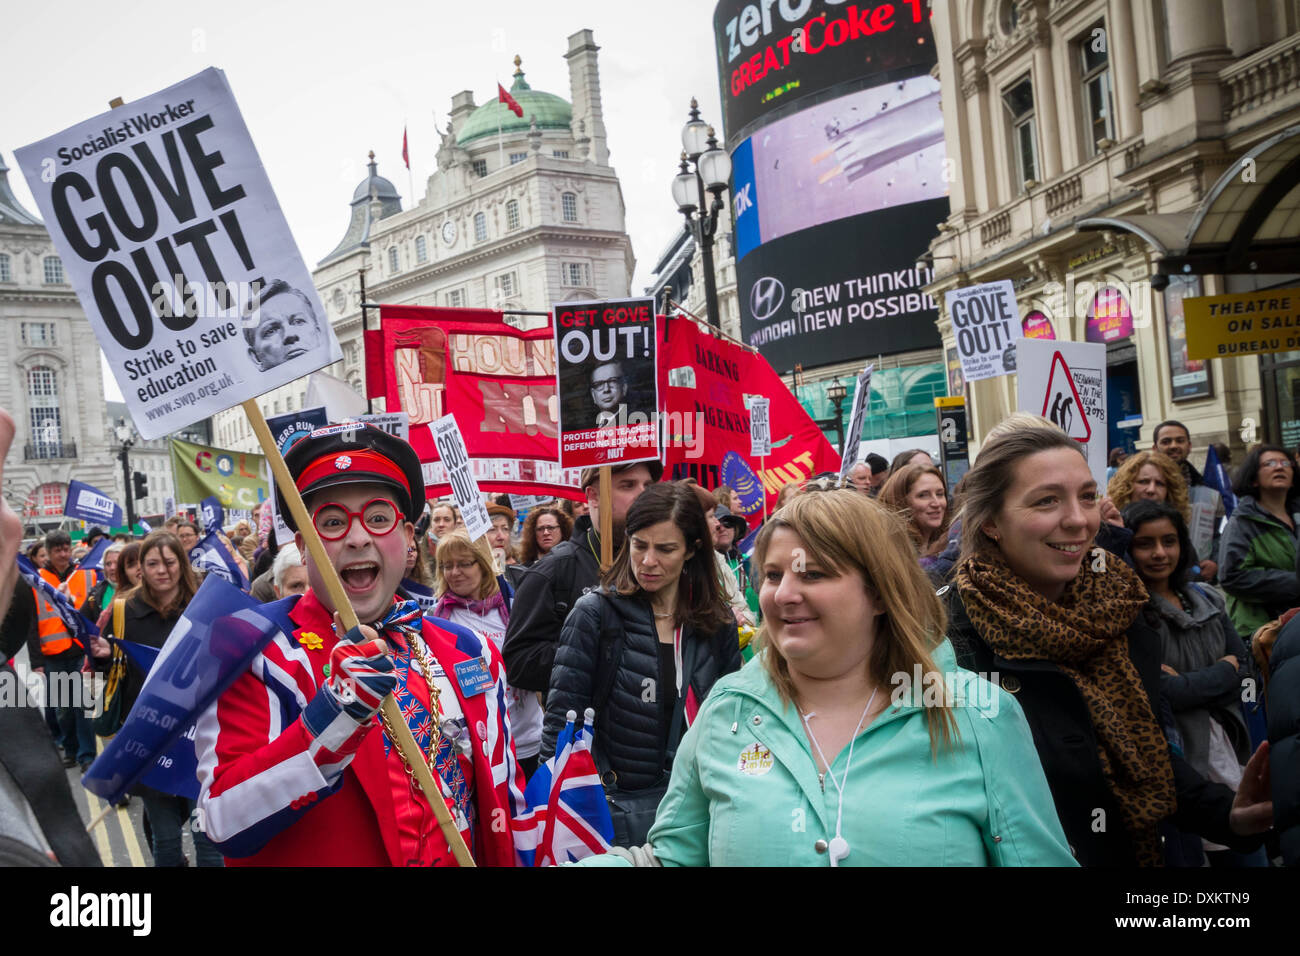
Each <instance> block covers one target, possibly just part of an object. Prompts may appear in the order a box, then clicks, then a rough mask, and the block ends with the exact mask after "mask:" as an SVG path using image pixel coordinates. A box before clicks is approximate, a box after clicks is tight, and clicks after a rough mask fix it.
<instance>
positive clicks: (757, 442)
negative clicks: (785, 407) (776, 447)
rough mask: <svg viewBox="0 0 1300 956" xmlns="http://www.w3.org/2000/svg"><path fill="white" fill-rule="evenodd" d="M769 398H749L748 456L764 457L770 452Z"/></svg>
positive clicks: (770, 423)
mask: <svg viewBox="0 0 1300 956" xmlns="http://www.w3.org/2000/svg"><path fill="white" fill-rule="evenodd" d="M770 407H771V400H770V399H767V398H757V397H755V398H751V399H750V400H749V457H750V458H766V457H767V456H768V455H770V454H772V422H771V419H770V417H769V415H768V412H769V409H770Z"/></svg>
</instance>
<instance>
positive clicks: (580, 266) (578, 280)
mask: <svg viewBox="0 0 1300 956" xmlns="http://www.w3.org/2000/svg"><path fill="white" fill-rule="evenodd" d="M560 269H561V272H562V273H563V277H564V284H565V285H579V286H589V285H591V266H590V265H588V264H587V263H585V262H566V263H564V264H563V265H562V266H561V267H560Z"/></svg>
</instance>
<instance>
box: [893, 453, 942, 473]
mask: <svg viewBox="0 0 1300 956" xmlns="http://www.w3.org/2000/svg"><path fill="white" fill-rule="evenodd" d="M933 464H934V459H933V458H931V457H930V453H929V452H928V451H926V450H925V449H924V448H909V449H908V450H907V451H900V452H899V453H898V454H897V455H895V456H894V460H893V461H892V462H891V463H890V465H889V475H890V477H891V478H892V477H893V476H894V475H895V474H897V473H898V472H899V471H901V470H902V469H903V467H904V466H906V465H933Z"/></svg>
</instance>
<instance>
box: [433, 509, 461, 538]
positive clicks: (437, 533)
mask: <svg viewBox="0 0 1300 956" xmlns="http://www.w3.org/2000/svg"><path fill="white" fill-rule="evenodd" d="M429 519H430V533H431V534H432V535H433V538H434V540H435V541H437V540H438V539H439V538H441V537H442V536H443V535H444V534H447V533H448V532H450V531H451V529H452V528H454V527H456V525H457V524H458V523H459V522H460V509H459V508H457V507H456V505H455V504H454V503H452V502H450V501H439V502H438V503H437V504H435V505H434V506H433V507H432V508H431V509H430V510H429Z"/></svg>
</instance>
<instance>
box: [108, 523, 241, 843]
mask: <svg viewBox="0 0 1300 956" xmlns="http://www.w3.org/2000/svg"><path fill="white" fill-rule="evenodd" d="M131 547H133V545H127V547H126V548H124V549H123V552H122V555H123V556H122V558H121V559H119V563H120V564H122V565H124V566H125V565H126V553H127V551H129V550H130V548H131ZM139 548H140V560H139V567H140V568H141V570H142V572H143V576H142V578H141V580H140V584H139V586H138V587H136V588H135V589H134V590H132V591H131V592H130V593H129V594H127V595H126V596H125V597H122V596H120V595H119V596H118V598H117V599H116V600H115V601H114V607H113V608H112V610H111V611H110V617H109V620H108V622H107V625H106V626H105V628H104V631H103V633H104V635H105V636H107V637H116V638H119V639H121V640H127V641H132V642H134V643H136V644H143V645H145V646H146V647H159V648H160V647H162V646H163V644H165V643H166V642H167V636H168V635H169V634H171V632H172V628H173V627H175V626H176V622H177V621H179V620H180V617H181V615H182V614H184V613H185V608H186V607H188V606H189V603H190V601H191V600H193V598H194V595H195V593H197V591H198V589H199V579H198V575H196V574H195V573H194V569H193V568H192V567H191V566H190V561H189V557H188V556H187V555H186V553H185V549H184V548H183V547H182V546H181V542H180V539H179V538H177V537H176V536H175V535H174V534H172V533H171V532H169V531H151V532H150V533H149V535H148V536H147V537H146V538H145V539H144V541H143V542H142V543H141V544H140V545H139ZM118 601H122V602H124V606H123V609H122V611H121V612H117V609H116V604H117V602H118ZM119 620H120V622H121V623H120V624H119ZM91 653H92V654H93V655H94V656H95V657H97V658H107V657H109V656H111V654H112V648H111V646H110V645H109V643H108V642H107V641H106V640H103V639H102V638H92V639H91ZM146 676H147V675H146V673H145V672H144V671H142V670H140V669H139V668H138V667H137V666H136V665H135V664H134V662H131V663H129V664H128V666H127V670H126V676H125V677H124V678H123V681H122V686H121V689H120V690H119V691H118V692H119V693H121V694H123V695H124V696H123V700H122V706H123V711H122V712H123V713H126V711H127V710H129V709H130V707H131V706H132V705H133V704H134V703H135V699H136V697H137V696H138V695H139V693H140V688H141V687H143V686H144V681H145V677H146ZM133 792H136V793H138V794H139V795H140V797H141V798H142V799H143V801H144V809H145V813H146V814H148V816H149V826H150V828H151V829H152V831H153V859H154V866H159V867H170V866H185V865H186V862H185V851H184V848H183V845H182V843H181V834H182V833H183V832H184V830H185V828H186V827H187V826H188V825H189V822H190V817H191V815H192V814H193V813H194V801H193V800H190V799H188V798H186V797H177V796H173V795H171V794H167V793H162V792H161V791H158V790H154V789H152V788H151V787H146V786H144V785H138V786H137V787H136V788H134V791H133ZM194 851H195V854H196V855H197V856H198V864H199V866H224V865H225V861H224V860H223V859H222V856H221V854H220V853H218V852H217V850H216V848H215V847H213V846H212V844H211V842H209V840H208V838H207V837H206V836H204V834H203V833H202V832H201V830H199V829H195V830H194Z"/></svg>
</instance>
